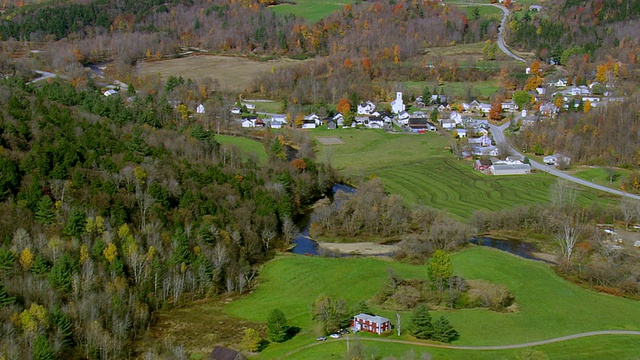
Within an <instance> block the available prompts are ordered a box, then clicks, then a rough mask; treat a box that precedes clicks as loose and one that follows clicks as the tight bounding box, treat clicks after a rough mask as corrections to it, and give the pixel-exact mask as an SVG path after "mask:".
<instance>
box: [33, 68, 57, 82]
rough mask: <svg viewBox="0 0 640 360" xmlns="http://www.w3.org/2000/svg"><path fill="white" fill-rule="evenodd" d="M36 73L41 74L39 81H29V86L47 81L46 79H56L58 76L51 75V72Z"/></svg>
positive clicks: (38, 71)
mask: <svg viewBox="0 0 640 360" xmlns="http://www.w3.org/2000/svg"><path fill="white" fill-rule="evenodd" d="M35 72H37V73H38V74H40V77H39V78H37V79H33V80H31V81H29V82H28V83H27V84H33V83H34V82H37V81H41V80H46V79H49V78H54V77H56V74H54V73H50V72H47V71H41V70H35Z"/></svg>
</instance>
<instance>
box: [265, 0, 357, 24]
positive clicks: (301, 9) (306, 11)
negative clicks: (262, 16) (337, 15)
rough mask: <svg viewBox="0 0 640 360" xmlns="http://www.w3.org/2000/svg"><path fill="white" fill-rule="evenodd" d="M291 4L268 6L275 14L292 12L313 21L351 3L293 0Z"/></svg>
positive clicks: (342, 0) (336, 0)
mask: <svg viewBox="0 0 640 360" xmlns="http://www.w3.org/2000/svg"><path fill="white" fill-rule="evenodd" d="M292 2H293V4H279V5H275V6H271V7H270V8H271V9H272V10H273V12H275V13H276V14H280V15H289V14H293V15H295V16H298V17H302V18H305V19H306V20H307V22H309V23H315V22H317V21H319V20H321V19H323V18H324V17H326V16H327V15H329V14H331V13H332V12H334V11H335V10H339V9H342V8H343V7H344V6H345V5H347V4H351V3H353V1H349V0H294V1H292Z"/></svg>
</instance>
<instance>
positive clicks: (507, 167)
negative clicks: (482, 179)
mask: <svg viewBox="0 0 640 360" xmlns="http://www.w3.org/2000/svg"><path fill="white" fill-rule="evenodd" d="M489 171H490V172H491V174H492V175H523V174H530V173H531V165H529V164H494V165H491V167H489Z"/></svg>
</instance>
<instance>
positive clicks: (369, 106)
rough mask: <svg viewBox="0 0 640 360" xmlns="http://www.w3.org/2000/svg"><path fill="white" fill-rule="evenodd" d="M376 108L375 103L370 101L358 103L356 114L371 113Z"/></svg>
mask: <svg viewBox="0 0 640 360" xmlns="http://www.w3.org/2000/svg"><path fill="white" fill-rule="evenodd" d="M375 110H376V105H375V104H374V103H372V102H371V101H367V102H366V103H363V104H359V105H358V111H357V114H358V115H371V113H372V112H374V111H375Z"/></svg>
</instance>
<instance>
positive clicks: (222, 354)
mask: <svg viewBox="0 0 640 360" xmlns="http://www.w3.org/2000/svg"><path fill="white" fill-rule="evenodd" d="M209 360H247V358H246V357H244V356H243V355H242V354H240V353H239V352H237V351H235V350H233V349H229V348H226V347H224V346H216V347H215V348H213V351H211V353H210V354H209Z"/></svg>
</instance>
